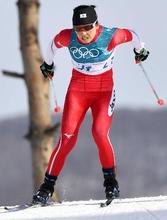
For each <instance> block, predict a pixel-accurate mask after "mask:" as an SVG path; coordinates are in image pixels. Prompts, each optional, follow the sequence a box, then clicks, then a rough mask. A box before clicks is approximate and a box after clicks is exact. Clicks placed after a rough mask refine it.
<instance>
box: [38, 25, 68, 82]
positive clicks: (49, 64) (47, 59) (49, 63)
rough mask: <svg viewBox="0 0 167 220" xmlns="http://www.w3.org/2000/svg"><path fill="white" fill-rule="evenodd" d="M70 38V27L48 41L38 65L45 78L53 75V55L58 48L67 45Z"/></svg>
mask: <svg viewBox="0 0 167 220" xmlns="http://www.w3.org/2000/svg"><path fill="white" fill-rule="evenodd" d="M70 39H71V29H65V30H62V31H61V32H60V33H59V34H57V35H56V36H55V37H54V39H53V40H52V41H51V42H50V43H49V45H48V48H47V51H46V53H45V55H44V62H43V63H42V65H41V66H40V69H41V72H42V74H43V75H44V77H45V78H47V77H49V78H52V77H53V76H54V69H55V66H54V56H55V54H56V51H57V49H58V48H62V47H68V45H69V43H70Z"/></svg>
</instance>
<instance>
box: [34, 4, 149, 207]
mask: <svg viewBox="0 0 167 220" xmlns="http://www.w3.org/2000/svg"><path fill="white" fill-rule="evenodd" d="M72 21H73V28H72V29H65V30H62V31H61V32H60V33H59V34H57V35H56V36H55V37H54V39H53V41H52V42H51V44H50V45H49V47H48V51H47V53H46V55H45V59H44V62H43V64H42V65H41V67H40V68H41V71H42V73H43V75H44V77H49V78H50V77H53V75H54V63H53V60H54V55H55V53H56V51H57V49H59V48H62V47H67V48H68V50H69V53H70V55H71V58H72V64H73V70H72V78H71V81H70V84H69V87H68V91H67V94H66V98H65V104H64V110H63V116H62V126H61V134H60V139H59V142H58V144H57V146H56V148H55V149H54V151H53V153H52V155H51V157H50V161H49V165H48V168H47V171H46V174H45V178H44V183H43V184H42V185H41V186H40V188H39V190H38V191H37V192H36V193H35V194H34V196H33V203H42V204H46V203H47V201H48V199H49V198H50V197H51V196H52V194H53V192H54V185H55V183H56V180H57V178H58V176H59V174H60V172H61V170H62V168H63V165H64V162H65V159H66V157H67V156H68V154H69V153H70V151H71V150H72V149H73V147H74V146H75V143H76V140H77V135H78V131H79V128H80V125H81V122H82V120H83V118H84V116H85V114H86V112H87V110H88V109H89V108H90V109H91V111H92V116H93V125H92V134H93V137H94V140H95V143H96V145H97V147H98V151H99V159H100V163H101V167H102V172H103V176H104V184H103V185H104V187H105V194H106V198H107V200H112V199H114V198H116V197H119V185H118V181H117V179H116V171H115V168H116V163H115V156H114V150H113V147H112V145H111V143H110V140H109V136H108V134H109V129H110V126H111V122H112V117H113V112H114V106H115V90H114V82H113V72H112V65H113V58H114V51H115V47H116V46H118V45H120V44H122V43H125V42H130V41H132V42H133V44H134V53H135V60H136V62H141V61H144V60H145V59H146V58H147V57H148V54H149V52H148V50H146V49H145V48H144V44H143V43H142V42H141V41H140V38H139V36H138V35H137V34H136V33H135V32H134V31H132V30H128V29H120V28H107V27H104V26H102V25H100V24H99V23H98V19H97V14H96V11H95V6H93V5H80V6H78V7H76V8H75V9H74V11H73V18H72Z"/></svg>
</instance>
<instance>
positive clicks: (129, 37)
mask: <svg viewBox="0 0 167 220" xmlns="http://www.w3.org/2000/svg"><path fill="white" fill-rule="evenodd" d="M130 41H131V42H132V43H133V47H134V49H133V51H134V53H135V60H136V63H139V62H141V61H144V60H146V59H147V57H148V55H149V51H148V50H147V49H146V48H145V44H144V42H142V41H141V39H140V37H139V35H138V34H137V33H136V32H135V31H133V30H129V29H119V28H118V29H117V30H116V31H115V34H114V36H113V38H112V40H111V42H110V44H109V46H108V50H112V49H114V48H115V47H116V46H118V45H119V44H122V43H126V42H130Z"/></svg>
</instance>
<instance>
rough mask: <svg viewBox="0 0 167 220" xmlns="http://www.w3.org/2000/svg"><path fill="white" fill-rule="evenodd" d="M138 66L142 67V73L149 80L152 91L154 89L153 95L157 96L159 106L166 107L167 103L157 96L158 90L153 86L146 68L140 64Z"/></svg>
mask: <svg viewBox="0 0 167 220" xmlns="http://www.w3.org/2000/svg"><path fill="white" fill-rule="evenodd" d="M138 65H139V66H140V68H141V70H142V72H143V73H144V76H145V78H146V79H147V82H148V83H149V85H150V87H151V89H152V91H153V93H154V95H155V97H156V99H157V103H158V105H161V106H162V105H164V104H165V101H164V100H163V99H161V98H159V96H158V94H157V92H156V90H155V88H154V86H153V84H152V83H151V81H150V79H149V77H148V74H147V72H146V70H145V68H144V67H143V65H142V63H141V62H139V63H138Z"/></svg>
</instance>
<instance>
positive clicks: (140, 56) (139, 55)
mask: <svg viewBox="0 0 167 220" xmlns="http://www.w3.org/2000/svg"><path fill="white" fill-rule="evenodd" d="M133 51H134V53H135V60H136V63H140V62H141V61H144V60H146V59H147V57H148V55H149V53H150V52H149V51H148V50H147V49H145V48H142V49H141V50H140V51H139V52H137V51H136V49H135V48H134V49H133Z"/></svg>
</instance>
